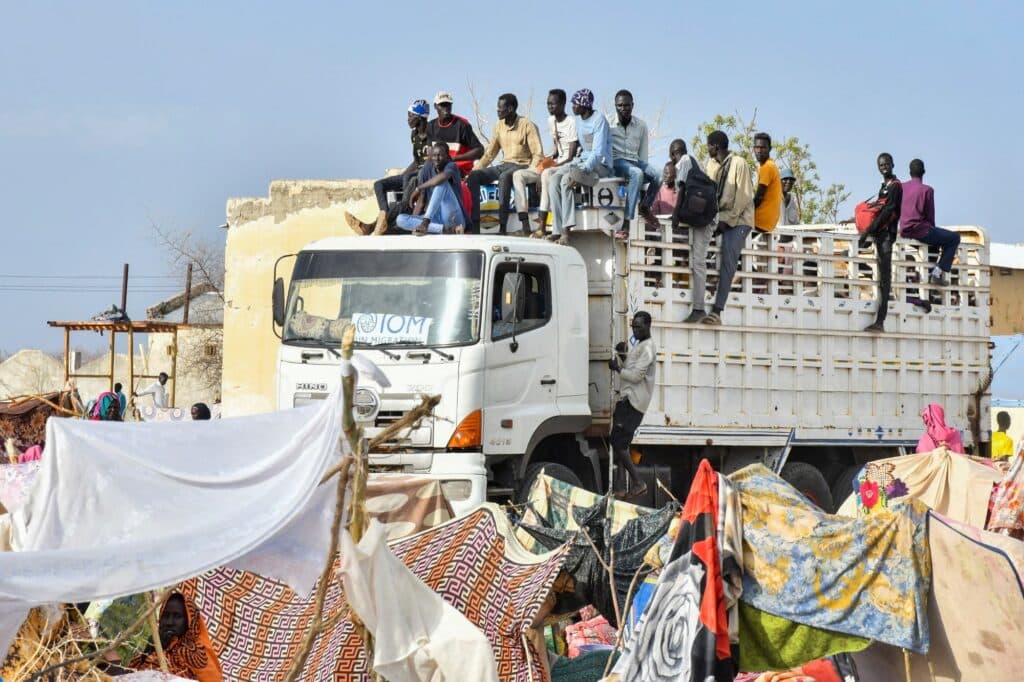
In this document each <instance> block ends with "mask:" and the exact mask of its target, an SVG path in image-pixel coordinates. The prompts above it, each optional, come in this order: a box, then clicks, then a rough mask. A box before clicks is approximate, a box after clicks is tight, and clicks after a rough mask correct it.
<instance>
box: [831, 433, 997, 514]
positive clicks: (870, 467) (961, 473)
mask: <svg viewBox="0 0 1024 682" xmlns="http://www.w3.org/2000/svg"><path fill="white" fill-rule="evenodd" d="M1001 477H1002V474H1000V473H999V471H997V470H996V469H993V468H992V467H989V466H986V465H984V464H980V463H978V462H975V461H974V460H972V459H971V458H970V457H967V456H965V455H961V454H958V453H955V452H950V451H949V450H947V449H946V448H939V449H938V450H935V451H933V452H924V453H920V454H917V455H905V456H903V457H890V458H888V459H879V460H875V461H874V462H869V463H868V464H866V465H865V466H864V469H862V470H861V472H860V474H859V475H858V477H857V479H856V480H855V481H854V490H852V491H851V492H852V493H854V494H853V495H851V496H850V497H849V498H848V499H847V500H846V502H845V503H844V504H843V505H842V506H841V507H840V508H839V514H841V515H843V516H856V515H858V514H868V513H871V512H872V511H874V510H877V509H882V508H884V507H886V506H888V505H889V504H890V503H891V502H892V501H893V500H897V499H900V498H913V499H916V500H920V501H921V502H924V503H925V504H926V505H928V507H929V508H930V509H934V510H935V511H937V512H939V513H940V514H945V515H946V516H951V517H953V518H954V519H956V520H958V521H962V522H964V523H969V524H971V525H972V526H977V527H978V528H984V527H985V517H986V515H987V514H988V503H989V498H990V497H991V495H992V486H993V485H994V484H995V483H998V482H999V479H1000V478H1001Z"/></svg>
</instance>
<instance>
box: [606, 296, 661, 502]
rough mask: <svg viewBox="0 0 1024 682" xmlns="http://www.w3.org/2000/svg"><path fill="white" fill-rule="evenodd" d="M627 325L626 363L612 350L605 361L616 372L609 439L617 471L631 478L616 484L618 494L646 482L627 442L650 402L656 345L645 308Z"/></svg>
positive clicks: (635, 492) (641, 488)
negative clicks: (630, 334) (625, 483)
mask: <svg viewBox="0 0 1024 682" xmlns="http://www.w3.org/2000/svg"><path fill="white" fill-rule="evenodd" d="M630 326H631V327H632V329H633V339H631V342H633V341H635V343H633V345H632V347H631V348H630V349H629V351H627V352H626V360H625V363H624V364H622V365H620V364H619V357H618V353H617V352H616V353H613V354H612V358H611V359H610V360H609V361H608V367H609V368H610V369H611V370H612V371H613V372H618V373H619V391H618V393H619V400H618V402H616V403H615V411H614V412H612V433H611V436H610V438H609V440H610V441H611V444H612V454H613V455H614V456H615V461H616V463H617V464H618V465H619V467H620V473H621V471H622V469H625V470H626V471H628V472H629V480H630V485H629V486H628V487H627V486H620V487H618V488H616V493H615V495H616V497H620V498H627V497H641V496H643V495H644V493H646V492H647V484H646V483H644V482H643V480H641V478H640V472H639V471H638V470H637V468H636V465H635V464H633V458H632V457H631V456H630V453H629V446H630V443H632V442H633V434H634V433H636V430H637V428H638V427H639V426H640V422H641V421H642V420H643V418H644V412H646V411H647V408H648V407H649V406H650V404H651V394H652V393H653V392H654V372H655V369H656V363H657V360H658V349H657V348H656V347H655V345H654V340H653V339H652V338H651V314H650V313H649V312H647V311H646V310H640V311H637V313H636V314H635V315H633V321H632V323H631V324H630ZM616 351H618V347H617V348H616ZM620 481H621V479H620ZM634 486H635V487H634ZM613 487H614V486H613Z"/></svg>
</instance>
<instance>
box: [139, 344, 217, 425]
mask: <svg viewBox="0 0 1024 682" xmlns="http://www.w3.org/2000/svg"><path fill="white" fill-rule="evenodd" d="M173 340H174V336H173V335H172V334H150V335H149V347H148V351H149V371H148V372H146V373H147V374H158V373H160V372H167V373H168V374H170V373H171V352H170V349H171V343H172V342H173ZM223 342H224V332H223V330H221V329H219V328H202V327H196V328H192V329H182V330H180V331H179V332H178V366H177V374H178V379H177V386H173V384H174V380H173V379H172V380H171V381H168V382H167V399H168V400H170V397H171V388H172V386H173V387H174V405H173V407H189V406H190V405H193V404H195V403H200V402H202V403H206V404H207V405H213V404H214V403H216V402H219V401H220V386H221V369H222V366H223V361H224V349H223V345H224V343H223ZM135 371H136V372H141V371H142V369H141V368H140V365H139V361H138V358H136V364H135ZM152 381H153V379H145V380H143V381H141V382H140V383H139V387H140V388H145V387H146V386H149V384H150V383H152ZM151 401H152V398H150V397H147V396H143V397H142V398H139V404H140V405H148V404H150V403H151Z"/></svg>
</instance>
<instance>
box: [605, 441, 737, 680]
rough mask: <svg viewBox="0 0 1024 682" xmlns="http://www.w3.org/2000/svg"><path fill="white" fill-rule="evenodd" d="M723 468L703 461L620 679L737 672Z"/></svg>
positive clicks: (620, 666)
mask: <svg viewBox="0 0 1024 682" xmlns="http://www.w3.org/2000/svg"><path fill="white" fill-rule="evenodd" d="M718 483H719V481H718V474H716V473H715V472H714V471H713V470H712V469H711V465H710V464H708V462H707V461H706V460H705V461H702V462H701V463H700V466H699V467H698V469H697V475H696V477H695V478H694V480H693V484H692V486H691V487H690V494H689V496H688V497H687V498H686V505H685V506H684V507H683V512H682V524H681V525H680V527H679V533H678V535H677V536H676V539H675V543H674V545H673V547H672V552H671V554H670V555H669V560H668V562H667V563H666V565H665V568H664V569H663V570H662V573H661V576H660V577H659V579H658V584H657V585H656V586H655V588H654V594H653V595H652V596H651V600H650V602H649V604H648V606H647V608H646V610H645V611H644V613H643V616H641V618H640V622H639V623H638V624H637V628H636V631H635V632H634V634H633V636H632V637H631V638H630V640H629V642H628V643H627V645H626V648H625V651H624V652H623V655H622V658H621V659H619V662H618V663H617V664H616V666H615V672H616V673H619V675H620V676H621V678H622V679H623V680H630V681H631V682H668V681H669V680H673V681H675V680H694V681H699V682H705V681H706V680H732V679H733V678H734V677H735V674H736V666H735V663H734V661H733V659H732V654H731V650H730V647H729V622H728V616H727V613H726V603H725V592H724V588H723V584H722V563H721V555H720V553H721V548H720V546H719V539H718V533H719V523H718V520H719V513H720V511H719V489H718Z"/></svg>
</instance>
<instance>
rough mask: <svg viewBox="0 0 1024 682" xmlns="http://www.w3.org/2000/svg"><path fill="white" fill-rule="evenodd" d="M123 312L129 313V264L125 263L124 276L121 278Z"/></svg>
mask: <svg viewBox="0 0 1024 682" xmlns="http://www.w3.org/2000/svg"><path fill="white" fill-rule="evenodd" d="M121 312H122V313H124V314H125V315H127V314H128V264H127V263H125V264H124V276H123V277H122V278H121Z"/></svg>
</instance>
